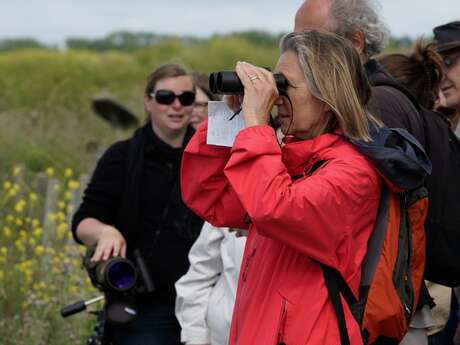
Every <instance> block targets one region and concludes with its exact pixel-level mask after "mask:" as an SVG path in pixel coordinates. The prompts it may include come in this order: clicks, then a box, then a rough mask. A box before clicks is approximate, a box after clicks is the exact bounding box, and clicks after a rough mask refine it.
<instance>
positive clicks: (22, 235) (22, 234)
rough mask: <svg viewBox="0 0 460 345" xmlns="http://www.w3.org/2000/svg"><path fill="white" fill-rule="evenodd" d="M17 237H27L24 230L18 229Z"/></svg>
mask: <svg viewBox="0 0 460 345" xmlns="http://www.w3.org/2000/svg"><path fill="white" fill-rule="evenodd" d="M19 237H20V238H22V239H26V238H27V232H26V231H25V230H20V231H19Z"/></svg>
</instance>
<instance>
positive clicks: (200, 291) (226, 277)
mask: <svg viewBox="0 0 460 345" xmlns="http://www.w3.org/2000/svg"><path fill="white" fill-rule="evenodd" d="M245 243H246V237H245V236H241V233H240V231H233V230H232V229H228V228H215V227H213V226H212V225H210V224H209V223H205V224H204V226H203V229H202V230H201V233H200V236H199V237H198V239H197V240H196V242H195V243H194V245H193V246H192V248H191V250H190V253H189V260H190V268H189V270H188V272H187V273H186V274H185V275H184V276H183V277H182V278H180V279H179V280H178V281H177V282H176V291H177V298H176V317H177V319H178V320H179V323H180V325H181V327H182V331H181V341H182V342H183V343H185V344H187V345H201V344H210V345H227V344H228V335H229V331H230V322H231V320H232V313H233V305H234V302H235V295H236V286H237V282H238V276H239V271H240V266H241V260H242V258H243V251H244V246H245Z"/></svg>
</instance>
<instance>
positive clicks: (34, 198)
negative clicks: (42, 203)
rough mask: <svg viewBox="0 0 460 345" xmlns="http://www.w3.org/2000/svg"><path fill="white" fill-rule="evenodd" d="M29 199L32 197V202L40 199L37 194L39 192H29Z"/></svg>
mask: <svg viewBox="0 0 460 345" xmlns="http://www.w3.org/2000/svg"><path fill="white" fill-rule="evenodd" d="M29 199H30V201H32V202H35V201H37V200H38V195H37V193H33V192H32V193H29Z"/></svg>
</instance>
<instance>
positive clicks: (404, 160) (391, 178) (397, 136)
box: [349, 128, 431, 190]
mask: <svg viewBox="0 0 460 345" xmlns="http://www.w3.org/2000/svg"><path fill="white" fill-rule="evenodd" d="M370 134H371V138H372V141H370V142H364V141H359V140H353V139H349V140H350V142H351V143H352V144H353V145H355V147H356V148H357V150H358V151H359V152H361V153H362V154H363V155H365V156H366V157H367V158H368V159H369V160H371V161H372V162H373V164H374V166H375V167H376V168H377V170H378V171H379V173H380V175H382V177H383V178H384V180H385V181H386V182H387V184H388V185H389V187H390V188H392V189H393V190H394V189H396V190H410V189H414V188H417V187H420V186H421V185H423V183H424V181H425V178H426V177H427V176H428V175H430V174H431V161H430V159H429V158H428V156H427V154H426V153H425V150H424V149H423V147H422V145H421V144H420V143H419V142H418V141H417V139H415V138H414V137H413V136H412V135H411V134H409V132H407V131H406V130H405V129H401V128H379V129H375V128H374V129H372V130H371V131H370Z"/></svg>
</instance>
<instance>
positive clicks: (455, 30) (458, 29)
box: [433, 21, 460, 53]
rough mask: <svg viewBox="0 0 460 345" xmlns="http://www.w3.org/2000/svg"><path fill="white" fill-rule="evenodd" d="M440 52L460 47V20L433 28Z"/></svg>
mask: <svg viewBox="0 0 460 345" xmlns="http://www.w3.org/2000/svg"><path fill="white" fill-rule="evenodd" d="M433 33H434V39H435V41H436V43H437V45H436V50H437V51H438V53H444V52H446V51H448V50H451V49H454V48H460V21H455V22H451V23H447V24H444V25H440V26H437V27H435V28H434V29H433Z"/></svg>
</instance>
